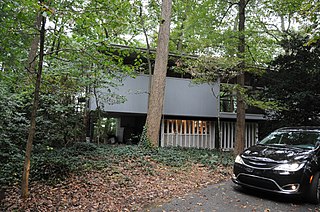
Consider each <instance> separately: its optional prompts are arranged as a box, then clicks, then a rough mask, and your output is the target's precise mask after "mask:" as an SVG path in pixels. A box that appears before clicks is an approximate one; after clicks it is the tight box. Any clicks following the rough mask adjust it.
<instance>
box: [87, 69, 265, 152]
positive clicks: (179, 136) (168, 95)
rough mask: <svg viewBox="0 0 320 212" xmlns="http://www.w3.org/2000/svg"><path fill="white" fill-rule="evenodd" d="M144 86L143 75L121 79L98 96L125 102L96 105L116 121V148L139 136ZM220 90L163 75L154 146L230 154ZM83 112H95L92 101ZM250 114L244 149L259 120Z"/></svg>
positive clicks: (229, 117)
mask: <svg viewBox="0 0 320 212" xmlns="http://www.w3.org/2000/svg"><path fill="white" fill-rule="evenodd" d="M149 81H150V80H149V75H146V74H139V75H137V76H136V77H130V76H127V77H125V78H124V79H123V80H122V86H119V87H117V88H114V89H112V90H110V88H108V89H103V88H102V89H100V90H99V95H101V96H105V95H107V94H108V93H110V92H114V93H117V94H119V95H122V96H124V97H125V98H126V101H125V102H123V103H119V104H107V102H104V101H103V100H102V101H101V105H100V108H101V110H102V111H104V112H105V113H106V114H107V116H108V117H113V118H116V120H117V127H116V137H117V139H118V141H119V142H122V143H127V142H131V140H132V139H133V138H134V137H135V136H137V135H139V134H141V132H142V129H143V126H144V124H145V120H146V115H147V109H148V93H149ZM220 89H221V83H220V82H219V81H217V82H216V83H213V84H200V85H199V84H195V83H193V81H192V80H191V79H190V78H183V77H177V76H175V77H170V73H169V76H167V78H166V88H165V99H164V108H163V114H162V121H161V133H160V138H159V145H160V146H162V147H166V146H180V147H195V148H207V149H215V148H219V149H224V150H228V149H232V148H233V146H234V141H235V122H236V113H235V108H234V102H233V100H232V99H233V98H232V95H231V96H228V95H226V96H224V97H223V98H220V95H219V94H220ZM89 108H90V110H95V109H96V108H97V106H96V101H95V99H94V98H91V100H90V106H89ZM248 111H250V110H249V109H248ZM251 111H253V112H251V113H247V114H246V144H245V145H246V146H250V145H252V144H254V143H255V142H256V141H257V139H258V123H259V122H260V121H263V120H264V116H263V114H262V113H261V111H258V113H257V112H256V111H254V110H251ZM218 123H219V125H220V127H218ZM219 129H220V133H218V132H219ZM219 138H220V139H219Z"/></svg>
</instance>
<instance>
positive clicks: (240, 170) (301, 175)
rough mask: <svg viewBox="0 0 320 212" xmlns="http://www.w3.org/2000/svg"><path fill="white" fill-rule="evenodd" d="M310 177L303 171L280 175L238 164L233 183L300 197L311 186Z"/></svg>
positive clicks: (271, 171)
mask: <svg viewBox="0 0 320 212" xmlns="http://www.w3.org/2000/svg"><path fill="white" fill-rule="evenodd" d="M308 179H309V178H308V176H307V175H306V174H305V172H304V171H303V170H300V171H298V172H295V173H290V174H288V175H280V174H278V173H276V172H274V171H273V170H270V169H269V170H261V169H254V168H248V167H247V166H246V165H240V164H236V165H235V166H234V174H233V176H232V181H233V182H234V183H236V184H238V185H241V186H246V187H251V188H254V189H259V190H264V191H268V192H274V193H279V194H290V195H291V194H292V195H299V194H302V193H304V192H305V190H306V189H307V188H308V186H309V183H308V182H309V181H308Z"/></svg>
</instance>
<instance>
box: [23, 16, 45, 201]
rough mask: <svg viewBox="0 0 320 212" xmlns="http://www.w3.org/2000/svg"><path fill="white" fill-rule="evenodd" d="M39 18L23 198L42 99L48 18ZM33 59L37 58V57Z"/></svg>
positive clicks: (25, 192) (26, 193)
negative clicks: (36, 62) (37, 53)
mask: <svg viewBox="0 0 320 212" xmlns="http://www.w3.org/2000/svg"><path fill="white" fill-rule="evenodd" d="M38 16H40V17H41V29H40V53H39V62H38V71H37V79H36V82H35V91H34V99H33V105H32V112H31V120H30V129H29V135H28V140H27V147H26V155H25V161H24V166H23V175H22V183H21V196H22V197H23V198H27V197H28V183H29V173H30V158H31V150H32V143H33V139H34V135H35V132H36V116H37V110H38V105H39V98H40V86H41V75H42V68H43V57H44V39H45V24H46V18H45V17H43V16H42V15H41V13H39V15H38ZM35 52H36V51H35ZM33 57H34V58H35V55H34V56H33ZM33 62H35V61H33ZM31 67H32V66H31Z"/></svg>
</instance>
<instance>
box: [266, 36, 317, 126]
mask: <svg viewBox="0 0 320 212" xmlns="http://www.w3.org/2000/svg"><path fill="white" fill-rule="evenodd" d="M309 40H310V38H309V37H301V36H300V35H296V36H295V37H294V38H291V39H286V40H283V43H282V46H283V48H284V49H286V50H287V52H289V54H286V55H280V56H278V57H277V58H276V59H275V60H274V61H272V63H271V65H270V70H269V71H268V72H266V73H265V74H264V75H263V78H262V82H261V83H262V84H264V85H265V86H266V90H265V92H264V95H263V97H264V98H266V99H273V100H275V101H277V102H278V103H279V104H280V105H281V106H282V110H278V111H271V112H270V113H269V116H270V118H271V120H273V122H275V123H276V127H282V126H301V125H317V126H319V124H320V99H319V96H320V88H319V85H318V82H319V80H320V68H319V67H320V62H319V56H320V42H319V41H317V42H316V43H313V44H311V45H306V43H307V42H308V41H309Z"/></svg>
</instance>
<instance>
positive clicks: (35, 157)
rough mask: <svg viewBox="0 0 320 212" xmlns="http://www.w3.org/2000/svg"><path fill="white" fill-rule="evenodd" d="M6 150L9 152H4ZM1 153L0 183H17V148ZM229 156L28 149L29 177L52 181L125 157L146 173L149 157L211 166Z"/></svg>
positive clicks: (85, 147) (122, 148)
mask: <svg viewBox="0 0 320 212" xmlns="http://www.w3.org/2000/svg"><path fill="white" fill-rule="evenodd" d="M9 152H10V153H11V154H8V153H9ZM0 153H1V152H0ZM0 155H1V154H0ZM1 156H2V159H3V160H1V161H0V166H1V167H2V169H1V170H0V185H1V186H8V185H12V184H18V183H20V180H21V174H22V169H23V167H22V165H23V159H24V158H23V154H22V153H21V151H18V150H17V149H16V148H15V147H14V148H13V149H12V151H7V152H5V153H3V154H2V155H1ZM233 159H234V158H233V154H232V153H229V152H220V151H217V150H200V149H193V148H145V147H144V146H143V147H142V146H140V145H135V146H129V145H99V146H98V145H96V144H93V143H76V144H75V145H73V146H71V147H64V148H52V147H49V146H43V145H38V146H34V150H33V153H32V161H31V173H30V180H31V181H44V182H46V183H50V184H52V183H53V184H54V183H57V182H59V181H61V180H63V179H65V178H66V177H68V176H69V175H70V174H71V173H74V174H76V173H78V174H81V173H82V172H83V171H88V170H103V169H110V168H112V167H116V166H121V165H124V164H126V161H131V163H134V164H135V166H140V167H144V168H145V170H146V171H147V172H148V173H153V170H152V166H151V165H150V161H153V162H156V163H161V164H163V165H166V166H170V167H176V168H184V167H188V166H191V165H192V164H201V165H203V166H207V167H210V168H212V169H214V168H215V167H217V166H218V165H224V166H229V165H231V164H232V163H233ZM132 169H134V167H132Z"/></svg>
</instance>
